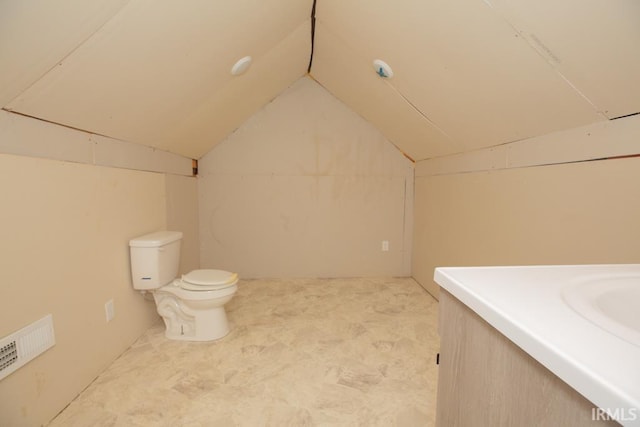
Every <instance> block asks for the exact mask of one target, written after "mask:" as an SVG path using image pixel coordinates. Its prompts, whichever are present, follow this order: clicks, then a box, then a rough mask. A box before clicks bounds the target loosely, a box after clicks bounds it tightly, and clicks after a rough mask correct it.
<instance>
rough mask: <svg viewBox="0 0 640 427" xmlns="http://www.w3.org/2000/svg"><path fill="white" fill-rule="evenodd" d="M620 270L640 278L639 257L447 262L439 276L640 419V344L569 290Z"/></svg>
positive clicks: (612, 405) (580, 384) (622, 416)
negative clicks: (607, 326)
mask: <svg viewBox="0 0 640 427" xmlns="http://www.w3.org/2000/svg"><path fill="white" fill-rule="evenodd" d="M621 276H624V277H635V276H637V277H638V280H640V264H614V265H574V266H527V267H441V268H437V269H436V271H435V277H434V278H435V281H436V282H437V283H438V284H439V285H440V286H441V287H442V288H443V289H445V290H447V291H448V292H449V293H451V294H452V295H453V296H455V297H456V298H457V299H459V300H460V301H461V302H463V303H464V304H465V305H467V306H468V307H469V308H470V309H472V310H473V311H474V312H476V313H477V314H478V315H479V316H480V317H482V318H483V319H484V320H485V321H486V322H488V323H489V324H490V325H491V326H493V327H494V328H496V329H497V330H498V331H500V332H501V333H502V334H503V335H505V336H506V337H507V338H509V339H510V340H511V341H513V342H514V343H515V344H516V345H518V346H519V347H520V348H521V349H522V350H524V351H525V352H527V353H528V354H529V355H531V356H532V357H533V358H534V359H536V360H537V361H538V362H540V363H541V364H542V365H543V366H545V367H546V368H547V369H549V370H550V371H551V372H553V373H554V374H555V375H557V376H558V377H559V378H561V379H562V380H563V381H565V382H566V383H567V384H569V385H570V386H571V387H572V388H573V389H575V390H576V391H577V392H579V393H580V394H582V395H583V396H584V397H585V398H587V399H588V400H590V401H591V402H592V403H594V405H596V406H597V407H599V408H602V409H604V410H607V411H608V413H609V414H612V415H613V416H614V418H615V419H616V420H617V421H619V422H620V423H621V424H623V425H625V426H640V347H639V346H637V345H634V344H632V343H630V342H628V341H626V340H623V339H622V338H619V337H618V336H616V335H613V334H611V333H610V332H607V331H606V330H604V329H603V328H601V327H599V326H597V325H596V324H595V323H592V322H591V321H590V320H587V319H586V318H585V317H583V316H582V315H580V314H578V312H576V311H574V310H573V309H572V308H571V307H570V306H569V305H568V304H567V302H566V301H565V299H564V298H563V292H564V291H565V290H566V289H567V287H568V286H572V285H575V283H579V282H580V281H581V280H588V279H590V278H593V277H596V278H597V277H600V278H607V277H614V278H615V277H621ZM638 316H640V307H638Z"/></svg>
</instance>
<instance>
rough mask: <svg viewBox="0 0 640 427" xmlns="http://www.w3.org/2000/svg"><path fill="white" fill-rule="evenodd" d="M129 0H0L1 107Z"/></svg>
mask: <svg viewBox="0 0 640 427" xmlns="http://www.w3.org/2000/svg"><path fill="white" fill-rule="evenodd" d="M126 2H127V0H65V1H50V0H29V1H24V0H2V1H0V64H2V66H1V67H0V106H4V105H6V104H7V103H8V102H9V101H11V100H12V99H13V98H15V97H16V96H17V95H18V94H20V92H22V91H23V90H25V89H27V88H28V87H29V86H31V84H33V83H34V82H35V81H36V80H38V79H39V78H40V77H42V76H43V75H44V74H45V73H46V72H47V71H49V70H50V69H51V68H53V67H54V66H55V65H56V64H57V62H58V61H60V60H61V59H62V58H64V57H65V56H67V55H68V54H69V53H70V52H72V51H73V50H74V49H75V48H76V47H77V46H78V45H79V44H80V43H82V42H83V41H84V40H86V39H87V38H88V37H89V36H91V35H92V34H93V33H94V32H96V31H97V30H98V29H99V28H100V27H102V25H104V23H105V22H107V21H108V20H109V19H110V18H111V17H112V16H113V15H114V14H115V13H117V12H118V11H119V10H120V9H121V8H122V7H123V6H124V5H125V3H126Z"/></svg>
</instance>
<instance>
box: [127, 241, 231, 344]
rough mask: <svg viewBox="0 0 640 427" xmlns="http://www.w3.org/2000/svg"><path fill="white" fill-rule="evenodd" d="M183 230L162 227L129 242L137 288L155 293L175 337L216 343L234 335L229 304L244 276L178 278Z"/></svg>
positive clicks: (216, 273) (199, 273)
mask: <svg viewBox="0 0 640 427" xmlns="http://www.w3.org/2000/svg"><path fill="white" fill-rule="evenodd" d="M181 240H182V233H181V232H179V231H158V232H155V233H150V234H145V235H144V236H140V237H136V238H134V239H131V240H130V241H129V248H130V254H131V277H132V279H133V287H134V289H137V290H139V291H141V292H143V293H145V292H151V294H152V295H153V299H154V300H155V303H156V308H157V310H158V314H159V315H160V316H162V319H163V320H164V324H165V326H166V331H165V336H166V337H167V338H169V339H172V340H184V341H213V340H217V339H220V338H222V337H224V336H225V335H227V334H228V333H229V323H228V321H227V314H226V313H225V311H224V305H225V304H226V303H227V302H229V301H230V300H231V298H233V295H234V294H235V293H236V291H237V290H238V286H237V283H238V275H237V274H236V273H230V272H228V271H224V270H194V271H191V272H190V273H187V274H184V275H182V277H180V278H177V275H178V267H179V265H180V242H181Z"/></svg>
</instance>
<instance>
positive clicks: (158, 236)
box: [129, 231, 182, 290]
mask: <svg viewBox="0 0 640 427" xmlns="http://www.w3.org/2000/svg"><path fill="white" fill-rule="evenodd" d="M181 240H182V233H181V232H179V231H157V232H155V233H150V234H145V235H144V236H140V237H136V238H134V239H131V240H130V241H129V250H130V254H131V278H132V280H133V287H134V289H140V290H146V289H158V288H160V287H162V286H164V285H166V284H168V283H169V282H171V281H172V280H173V279H175V278H176V277H177V276H178V268H179V266H180V241H181Z"/></svg>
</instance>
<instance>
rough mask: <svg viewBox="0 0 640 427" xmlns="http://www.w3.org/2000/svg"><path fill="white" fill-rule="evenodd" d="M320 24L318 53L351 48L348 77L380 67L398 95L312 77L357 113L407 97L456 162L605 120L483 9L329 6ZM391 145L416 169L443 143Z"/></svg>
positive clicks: (376, 1) (360, 1) (478, 5)
mask: <svg viewBox="0 0 640 427" xmlns="http://www.w3.org/2000/svg"><path fill="white" fill-rule="evenodd" d="M317 19H318V22H319V27H318V28H319V29H320V32H321V30H322V28H326V29H327V30H328V31H330V32H331V33H332V34H333V35H334V36H333V37H327V39H326V40H325V43H324V44H319V46H318V53H317V55H318V56H319V57H321V56H322V55H323V54H324V53H323V52H321V50H326V51H329V52H335V51H339V50H344V49H349V51H350V52H349V54H343V58H344V60H345V61H347V63H343V64H341V66H342V67H343V69H349V68H353V69H355V68H358V65H357V64H361V63H363V62H364V63H368V64H371V63H372V61H373V60H374V59H376V58H380V59H383V60H384V61H386V62H387V63H389V64H390V65H391V67H392V68H393V71H394V73H395V75H394V77H393V78H392V79H389V80H387V82H388V84H389V85H391V86H392V87H393V88H394V89H395V91H396V92H397V94H394V93H393V92H391V91H389V92H388V95H385V96H384V99H376V97H375V96H373V95H371V94H374V93H378V92H379V90H377V89H374V86H373V85H375V84H376V83H375V82H373V81H369V82H367V80H368V79H367V78H366V77H364V74H363V75H362V76H361V77H360V79H361V80H362V81H361V82H360V85H365V86H366V87H367V89H364V90H363V89H362V88H358V89H357V90H358V91H359V93H358V94H356V93H355V90H356V89H355V88H354V87H352V86H349V85H345V84H340V83H339V79H341V78H343V77H329V76H328V75H327V74H326V73H325V72H323V71H322V67H326V66H327V65H326V64H324V65H323V64H322V61H321V60H318V61H315V60H314V67H313V69H312V70H311V74H312V75H313V76H314V77H316V78H317V80H318V81H319V82H320V83H321V84H323V85H324V86H326V87H327V88H328V89H329V90H331V91H332V92H333V93H334V94H336V95H337V96H338V97H339V98H341V99H345V100H347V99H354V98H359V99H360V104H379V105H384V104H389V105H392V104H394V103H397V102H398V101H397V100H392V98H394V97H397V96H401V97H403V98H405V99H406V100H407V101H408V102H410V103H411V104H412V105H413V106H415V107H416V108H417V109H418V110H419V111H420V113H421V115H422V116H424V118H425V119H424V120H428V121H429V122H430V123H432V124H433V125H435V127H437V128H438V129H440V130H441V131H442V133H443V134H444V135H447V136H448V137H449V139H451V140H452V141H453V143H452V145H451V147H450V150H449V151H450V153H453V152H459V151H466V150H471V149H475V148H479V147H485V146H491V145H498V144H502V143H506V142H510V141H514V140H519V139H523V138H527V137H531V136H535V135H540V134H545V133H549V132H552V131H555V130H559V129H566V128H571V127H576V126H579V125H583V124H587V123H592V122H595V121H600V120H605V117H604V116H602V115H600V114H598V112H597V111H596V109H595V108H594V106H593V105H592V103H591V102H589V100H587V99H585V98H584V97H583V96H582V95H581V94H580V93H579V92H578V91H576V90H575V89H574V87H573V86H572V85H571V84H570V83H568V82H567V81H566V80H565V78H564V77H563V76H562V75H560V73H558V72H557V71H556V70H555V69H554V68H553V67H552V66H551V65H550V64H549V63H548V62H547V61H546V60H545V59H544V58H543V57H542V56H541V55H540V54H539V53H538V52H537V51H536V50H535V49H533V48H532V47H531V45H530V44H529V43H528V42H527V41H526V40H524V38H523V37H521V35H520V34H519V33H518V31H516V30H515V29H514V28H513V27H512V25H511V24H510V23H509V22H508V21H507V20H505V19H504V18H503V16H502V15H501V14H500V13H498V12H497V11H496V10H495V9H494V8H492V7H491V6H490V5H488V4H487V3H485V2H484V1H481V0H465V1H456V2H450V1H444V0H441V1H425V2H408V1H403V2H388V1H382V0H366V1H365V0H353V1H349V2H343V1H339V0H323V1H321V2H319V3H318V10H317ZM316 37H322V35H321V34H320V33H318V34H317V35H316ZM329 39H332V40H329ZM331 66H333V67H336V66H337V65H336V64H335V63H334V64H331ZM370 67H371V65H370ZM360 68H361V66H360ZM316 70H317V71H316ZM356 87H358V86H356ZM362 97H364V98H362ZM348 103H349V104H351V103H350V102H348ZM354 108H356V109H357V110H358V111H359V112H360V113H361V114H363V115H364V116H367V113H366V112H364V111H365V110H362V109H358V108H357V107H354ZM373 122H374V124H376V125H378V123H377V121H376V120H373ZM379 127H380V128H381V129H382V130H383V131H384V126H380V125H379ZM387 136H388V137H389V138H390V139H391V140H393V141H394V142H395V143H396V144H397V145H398V146H399V147H400V149H402V150H403V151H405V152H407V154H409V156H411V157H413V158H414V159H416V160H420V159H424V158H427V157H433V156H437V155H441V154H443V153H442V151H443V148H442V147H443V146H442V141H441V140H438V141H437V142H435V143H434V142H433V140H428V139H424V140H420V141H416V140H414V139H413V138H412V137H411V136H410V135H408V134H407V135H400V136H396V135H391V134H387ZM416 144H424V147H421V148H416Z"/></svg>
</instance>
